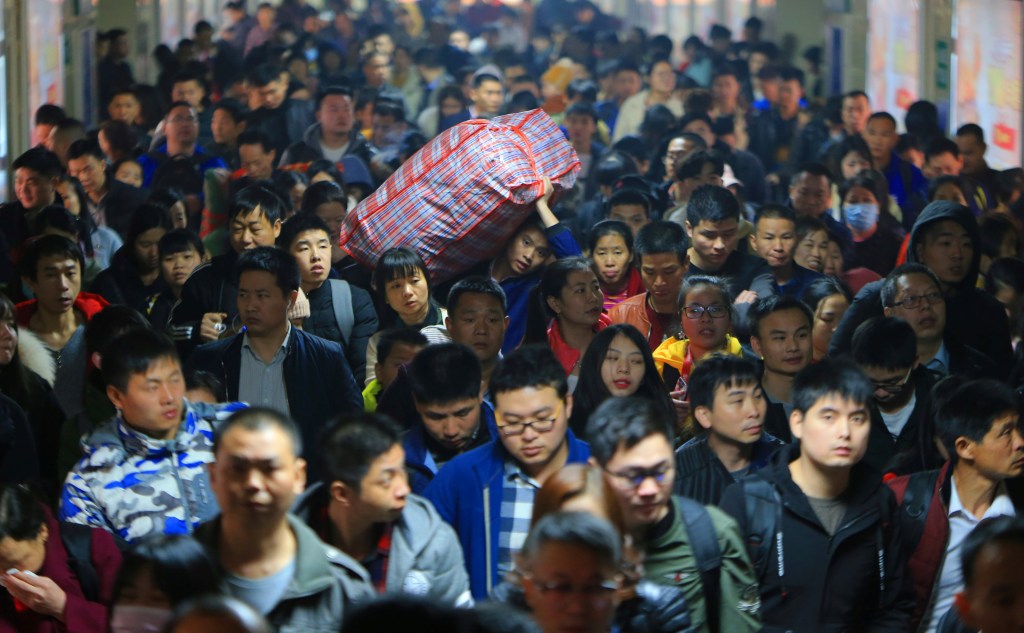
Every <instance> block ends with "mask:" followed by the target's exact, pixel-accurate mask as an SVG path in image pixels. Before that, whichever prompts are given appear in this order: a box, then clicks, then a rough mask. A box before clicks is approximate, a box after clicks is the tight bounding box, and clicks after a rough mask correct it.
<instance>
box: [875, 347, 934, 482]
mask: <svg viewBox="0 0 1024 633" xmlns="http://www.w3.org/2000/svg"><path fill="white" fill-rule="evenodd" d="M910 380H912V381H913V383H914V392H915V394H916V396H917V402H916V403H915V404H914V410H913V412H911V414H910V418H909V419H908V420H907V424H906V426H904V427H903V430H901V431H900V435H899V437H898V438H896V439H893V437H892V434H891V433H889V429H888V428H886V426H885V420H883V419H882V413H881V411H879V409H878V405H875V404H872V405H871V434H870V435H869V436H868V451H867V453H865V454H864V463H865V464H867V465H869V466H871V467H872V468H874V469H875V470H878V471H881V472H883V473H887V472H889V471H890V470H892V468H893V466H894V460H895V459H896V457H897V455H902V454H904V453H907V452H909V451H913V450H915V449H916V448H917V446H918V442H919V441H920V440H921V424H922V419H923V418H924V416H925V415H927V410H928V402H929V399H930V397H931V390H932V387H933V386H934V385H935V382H936V380H935V375H934V374H933V373H932V372H930V371H928V370H927V369H925V368H923V367H918V368H917V369H915V370H914V373H913V375H912V376H911V377H910Z"/></svg>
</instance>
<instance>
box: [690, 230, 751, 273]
mask: <svg viewBox="0 0 1024 633" xmlns="http://www.w3.org/2000/svg"><path fill="white" fill-rule="evenodd" d="M686 232H687V233H689V234H690V240H691V241H692V242H693V252H694V253H696V255H697V256H696V257H695V258H694V259H695V260H696V263H697V265H698V266H700V268H701V269H703V270H705V271H707V272H711V273H713V272H715V271H717V270H718V269H719V268H721V267H722V266H724V265H725V260H726V259H728V258H729V255H731V254H732V252H733V251H734V250H736V244H737V243H738V242H739V239H740V237H739V234H740V233H739V232H740V225H739V221H738V220H722V221H721V222H711V221H709V220H701V221H700V222H699V223H698V224H697V226H691V225H690V223H689V221H687V223H686Z"/></svg>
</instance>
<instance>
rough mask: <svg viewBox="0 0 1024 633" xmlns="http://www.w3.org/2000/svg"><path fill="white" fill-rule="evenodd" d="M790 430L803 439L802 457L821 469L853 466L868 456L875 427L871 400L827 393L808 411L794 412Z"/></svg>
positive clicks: (796, 436) (801, 444) (801, 441)
mask: <svg viewBox="0 0 1024 633" xmlns="http://www.w3.org/2000/svg"><path fill="white" fill-rule="evenodd" d="M789 429H790V432H792V434H793V437H795V438H797V439H799V440H800V458H801V459H803V460H806V461H808V462H810V463H812V464H814V465H815V466H816V467H817V468H819V469H833V468H851V467H852V466H853V465H854V464H856V463H857V462H859V461H860V460H861V458H862V457H864V453H865V451H867V448H868V432H869V431H870V430H871V414H870V412H869V411H868V406H867V403H865V402H853V401H852V400H849V399H846V398H843V397H841V396H839V395H838V394H827V395H825V396H822V397H821V398H819V399H818V400H817V402H815V403H814V404H813V405H812V406H811V407H810V408H809V409H808V410H807V411H806V413H801V412H800V411H793V413H792V415H790V416H789Z"/></svg>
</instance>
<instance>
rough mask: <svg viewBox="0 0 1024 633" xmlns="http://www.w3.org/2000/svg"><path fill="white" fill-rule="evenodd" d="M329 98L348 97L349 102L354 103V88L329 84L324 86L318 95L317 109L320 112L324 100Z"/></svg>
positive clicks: (339, 84)
mask: <svg viewBox="0 0 1024 633" xmlns="http://www.w3.org/2000/svg"><path fill="white" fill-rule="evenodd" d="M327 97H348V98H349V100H352V101H354V100H355V98H354V93H353V92H352V87H351V86H349V85H347V84H343V83H337V82H335V83H329V84H327V85H325V86H322V87H321V88H320V90H318V91H317V93H316V109H317V110H319V109H320V106H321V105H323V102H324V99H326V98H327Z"/></svg>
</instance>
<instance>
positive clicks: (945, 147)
mask: <svg viewBox="0 0 1024 633" xmlns="http://www.w3.org/2000/svg"><path fill="white" fill-rule="evenodd" d="M943 154H952V155H953V158H960V146H959V145H957V144H956V141H954V140H952V139H948V138H937V139H935V140H933V141H932V142H931V143H928V147H926V148H925V150H924V159H925V160H926V161H928V160H931V159H933V158H935V157H936V156H942V155H943Z"/></svg>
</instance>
